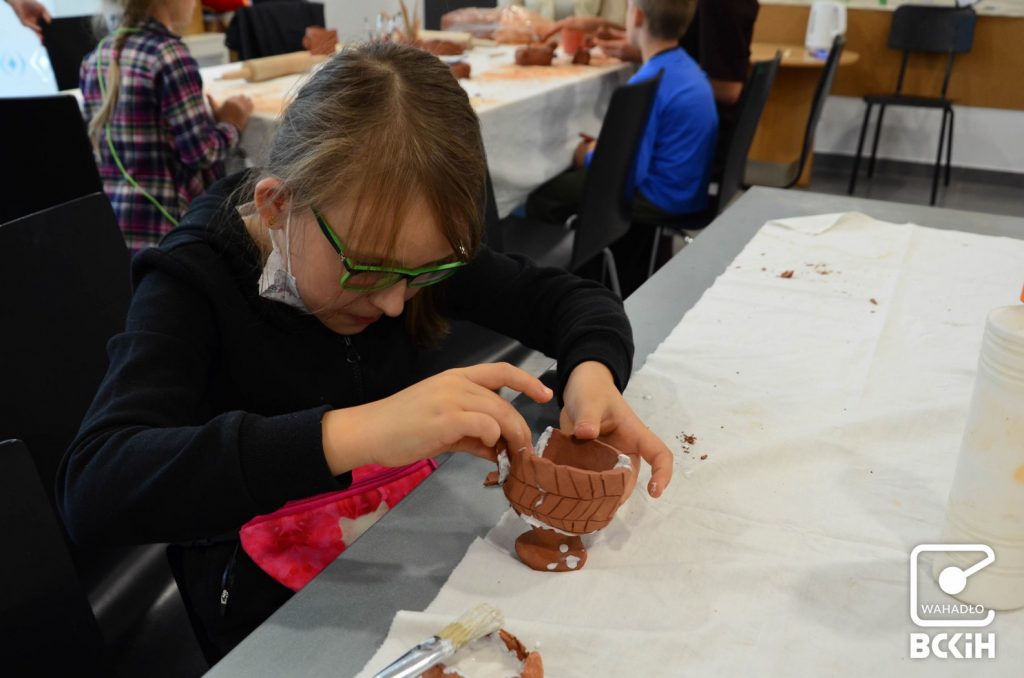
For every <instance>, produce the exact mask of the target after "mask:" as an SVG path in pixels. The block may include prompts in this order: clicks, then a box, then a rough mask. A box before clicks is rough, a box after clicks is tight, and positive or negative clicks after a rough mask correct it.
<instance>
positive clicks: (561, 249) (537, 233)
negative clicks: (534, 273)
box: [501, 217, 576, 270]
mask: <svg viewBox="0 0 1024 678" xmlns="http://www.w3.org/2000/svg"><path fill="white" fill-rule="evenodd" d="M501 228H502V238H503V240H504V243H505V252H508V253H510V254H524V255H526V256H528V257H530V258H531V259H533V261H534V262H536V263H537V264H540V265H541V266H553V267H555V268H564V269H565V270H569V266H570V264H571V263H572V247H573V240H575V237H576V232H575V231H572V230H569V229H567V228H564V227H563V226H561V225H558V224H548V223H545V222H543V221H536V220H534V219H526V218H523V217H506V218H505V219H503V220H502V222H501Z"/></svg>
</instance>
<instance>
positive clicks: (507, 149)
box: [202, 46, 633, 216]
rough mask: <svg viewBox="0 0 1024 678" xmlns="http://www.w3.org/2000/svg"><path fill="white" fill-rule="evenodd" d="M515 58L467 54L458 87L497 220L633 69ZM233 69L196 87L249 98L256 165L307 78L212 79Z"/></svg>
mask: <svg viewBox="0 0 1024 678" xmlns="http://www.w3.org/2000/svg"><path fill="white" fill-rule="evenodd" d="M514 52H515V48H513V47H506V46H503V47H476V48H474V49H472V50H470V51H469V52H467V53H466V55H465V58H466V60H467V61H469V62H470V65H471V67H472V77H471V78H470V79H469V80H462V81H461V83H462V85H463V87H464V88H465V89H466V92H467V93H468V94H469V96H470V100H471V102H472V104H473V108H474V109H475V110H476V112H477V115H479V117H480V127H481V130H482V133H483V139H484V148H485V149H486V151H487V162H488V166H489V167H490V170H491V178H492V179H493V181H494V191H495V196H496V199H497V203H498V213H499V214H500V215H501V216H505V215H507V214H508V213H509V212H510V211H512V209H513V208H514V207H515V206H516V205H519V204H521V203H522V202H524V201H525V200H526V196H527V195H528V194H529V193H530V191H532V190H533V189H534V188H536V187H537V186H539V185H540V184H542V183H544V182H545V181H547V180H548V179H551V178H552V177H554V176H556V175H557V174H559V173H560V172H562V171H564V170H565V169H567V168H568V167H569V165H570V164H571V162H572V152H573V149H575V148H576V145H577V144H578V143H579V140H580V139H579V136H578V135H579V133H580V132H586V133H588V134H591V135H593V136H596V135H597V133H598V132H599V131H600V129H601V120H602V119H603V117H604V112H605V109H607V107H608V100H609V99H610V97H611V93H612V91H614V89H615V88H616V87H618V86H619V85H622V84H625V82H626V81H627V80H628V79H629V76H630V75H631V74H632V72H633V69H632V67H630V66H627V65H623V64H621V63H619V62H617V61H614V60H605V62H604V64H603V65H595V66H572V65H570V64H569V63H568V60H567V59H565V58H564V57H558V58H557V59H556V64H555V65H554V66H552V67H550V68H547V67H533V68H523V67H517V66H515V65H514V63H513V62H514ZM598 61H600V60H595V63H598ZM235 69H237V65H235V64H228V65H224V66H215V67H211V68H204V69H202V74H203V82H204V86H205V88H206V90H207V91H208V92H209V93H211V94H213V96H214V97H216V98H217V99H218V100H222V99H223V98H224V97H227V96H229V95H231V94H234V93H238V92H244V93H246V94H249V95H250V96H251V97H253V99H254V101H255V104H256V115H255V116H254V117H253V119H252V120H251V121H250V122H249V125H248V126H247V127H246V129H245V133H244V134H243V135H242V144H241V145H242V149H243V151H244V152H245V154H246V156H247V157H248V158H249V160H250V162H252V163H254V164H257V165H258V164H260V163H262V162H263V161H264V160H265V159H266V154H267V149H268V145H269V143H270V140H271V138H272V136H273V132H274V129H275V127H276V122H275V118H276V117H277V115H278V114H279V113H280V112H281V109H282V104H283V103H284V102H286V101H287V100H288V99H289V95H290V94H291V93H293V92H294V91H295V88H296V87H297V86H298V85H299V84H301V82H302V81H303V80H304V79H305V77H306V76H287V77H283V78H277V79H275V80H269V81H267V82H260V83H247V82H245V81H243V80H220V79H219V78H220V75H221V74H222V73H224V72H225V71H230V70H235Z"/></svg>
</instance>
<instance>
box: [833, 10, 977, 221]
mask: <svg viewBox="0 0 1024 678" xmlns="http://www.w3.org/2000/svg"><path fill="white" fill-rule="evenodd" d="M977 18H978V17H977V15H976V14H975V13H974V10H973V9H972V8H970V7H927V6H916V5H903V6H901V7H898V8H896V11H895V12H893V15H892V26H891V28H890V29H889V47H890V48H891V49H899V50H903V60H902V61H901V62H900V73H899V76H898V77H897V79H896V91H895V92H894V93H892V94H869V95H867V96H865V97H864V103H865V104H867V108H866V109H865V111H864V123H863V124H862V125H861V128H860V139H859V140H858V141H857V155H856V157H855V158H854V160H853V172H851V173H850V186H849V188H848V189H847V193H849V194H850V195H853V191H854V189H855V188H856V186H857V174H858V172H859V171H860V156H861V153H862V152H863V150H864V138H865V137H866V136H867V131H868V121H869V120H870V118H871V109H872V108H874V107H875V106H878V121H877V122H876V123H875V139H874V141H873V142H872V144H871V160H870V161H868V178H869V179H870V178H871V177H872V176H874V174H875V158H876V156H877V155H878V137H879V136H880V135H881V132H882V118H883V117H885V109H886V108H887V107H889V106H909V107H912V108H931V109H937V110H941V111H942V125H941V126H940V127H939V150H938V153H937V154H936V155H935V170H934V171H933V173H932V197H931V202H930V204H932V205H934V204H935V197H936V194H937V193H938V189H939V172H940V171H941V169H942V150H943V146H944V145H945V150H946V182H945V183H946V186H949V174H950V167H951V165H952V159H953V101H952V100H951V99H949V98H947V97H946V92H947V90H948V89H949V78H950V76H951V75H952V74H953V61H954V60H955V59H956V55H957V54H964V53H965V52H969V51H971V46H972V44H973V43H974V25H975V23H976V21H977ZM911 52H924V53H932V54H946V55H948V58H947V59H946V73H945V75H944V76H943V78H942V89H941V91H940V93H939V96H937V97H928V96H915V95H910V94H903V78H904V76H905V75H906V72H907V62H908V61H909V60H910V53H911ZM947 120H948V121H949V125H948V127H947V124H946V121H947ZM947 134H948V141H947Z"/></svg>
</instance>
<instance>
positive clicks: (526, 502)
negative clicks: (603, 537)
mask: <svg viewBox="0 0 1024 678" xmlns="http://www.w3.org/2000/svg"><path fill="white" fill-rule="evenodd" d="M549 431H550V438H549V439H548V441H547V444H546V445H544V446H543V449H542V453H541V455H540V456H538V455H537V454H531V453H529V452H527V451H526V450H518V451H512V450H509V451H508V452H507V455H508V462H509V467H508V476H507V478H506V479H505V482H504V484H503V489H504V491H505V497H506V498H507V499H508V501H509V503H510V504H511V505H512V508H513V509H514V510H515V511H516V513H518V514H519V515H520V516H521V517H522V518H523V519H524V520H526V522H527V523H529V524H530V525H533V529H531V530H530V531H528V532H524V533H523V534H521V535H519V538H518V539H516V553H517V554H518V555H519V558H520V560H522V561H523V562H524V563H526V564H527V565H529V566H530V567H532V568H533V569H535V570H541V571H547V572H567V571H570V570H578V569H580V568H582V567H583V565H584V564H585V563H586V560H587V552H586V549H585V548H584V547H583V541H582V540H581V539H580V537H579V535H583V534H590V533H592V532H597V531H598V530H601V529H604V528H605V527H607V526H608V523H610V522H611V520H612V518H613V517H614V516H615V512H616V511H617V510H618V508H619V507H620V506H622V504H623V503H624V502H625V501H626V499H628V498H629V495H630V493H631V492H632V491H633V487H634V486H635V485H636V478H637V474H638V473H639V470H640V464H639V462H638V460H637V458H636V457H635V456H634V457H631V456H629V455H625V454H622V453H621V452H619V451H618V450H617V449H615V448H614V447H612V446H611V445H608V444H607V443H604V442H601V441H599V440H579V439H577V438H575V437H573V436H567V435H565V434H564V433H562V432H561V431H557V430H551V429H549ZM545 435H547V432H545ZM541 439H542V441H543V439H544V436H541ZM538 447H540V445H538Z"/></svg>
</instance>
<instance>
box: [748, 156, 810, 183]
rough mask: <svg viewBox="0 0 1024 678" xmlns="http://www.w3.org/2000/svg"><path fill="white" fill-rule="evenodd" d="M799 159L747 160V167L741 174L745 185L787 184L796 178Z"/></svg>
mask: <svg viewBox="0 0 1024 678" xmlns="http://www.w3.org/2000/svg"><path fill="white" fill-rule="evenodd" d="M799 171H800V161H799V160H794V161H793V162H791V163H780V162H764V161H762V160H748V161H747V169H746V171H745V172H744V174H743V184H744V185H745V186H776V187H780V186H788V185H790V184H791V183H792V182H793V181H795V180H796V178H797V173H798V172H799Z"/></svg>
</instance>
